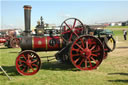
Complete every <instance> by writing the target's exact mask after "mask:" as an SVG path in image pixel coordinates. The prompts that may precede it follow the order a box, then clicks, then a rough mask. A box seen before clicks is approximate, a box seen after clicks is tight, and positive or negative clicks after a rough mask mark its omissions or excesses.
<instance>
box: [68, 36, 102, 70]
mask: <svg viewBox="0 0 128 85" xmlns="http://www.w3.org/2000/svg"><path fill="white" fill-rule="evenodd" d="M103 56H104V50H103V46H102V43H101V42H100V41H99V39H97V38H95V37H93V36H82V37H80V38H78V39H76V40H75V42H74V43H73V44H72V46H71V51H70V59H71V62H72V63H73V65H74V66H75V67H76V68H78V69H80V70H92V69H96V68H97V67H98V66H99V65H100V63H101V62H102V60H103Z"/></svg>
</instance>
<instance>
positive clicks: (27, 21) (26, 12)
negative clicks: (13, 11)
mask: <svg viewBox="0 0 128 85" xmlns="http://www.w3.org/2000/svg"><path fill="white" fill-rule="evenodd" d="M31 8H32V7H31V6H30V5H24V20H25V31H24V32H25V34H26V35H28V34H30V32H31V30H30V27H31Z"/></svg>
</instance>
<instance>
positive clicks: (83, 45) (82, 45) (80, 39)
mask: <svg viewBox="0 0 128 85" xmlns="http://www.w3.org/2000/svg"><path fill="white" fill-rule="evenodd" d="M80 40H81V43H82V46H83V48H85V46H84V41H83V40H82V39H80Z"/></svg>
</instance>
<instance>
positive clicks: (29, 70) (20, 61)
mask: <svg viewBox="0 0 128 85" xmlns="http://www.w3.org/2000/svg"><path fill="white" fill-rule="evenodd" d="M40 66H41V60H40V58H39V56H38V55H37V54H36V53H35V52H34V51H31V50H26V51H23V52H21V53H20V54H19V55H18V57H17V58H16V69H17V71H18V72H19V73H20V74H21V75H34V74H36V73H37V72H38V71H39V69H40Z"/></svg>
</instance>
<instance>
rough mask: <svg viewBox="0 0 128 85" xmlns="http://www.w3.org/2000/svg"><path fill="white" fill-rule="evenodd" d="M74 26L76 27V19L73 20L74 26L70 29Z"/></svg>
mask: <svg viewBox="0 0 128 85" xmlns="http://www.w3.org/2000/svg"><path fill="white" fill-rule="evenodd" d="M75 25H76V19H75V20H74V24H73V27H72V28H74V27H75Z"/></svg>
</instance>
